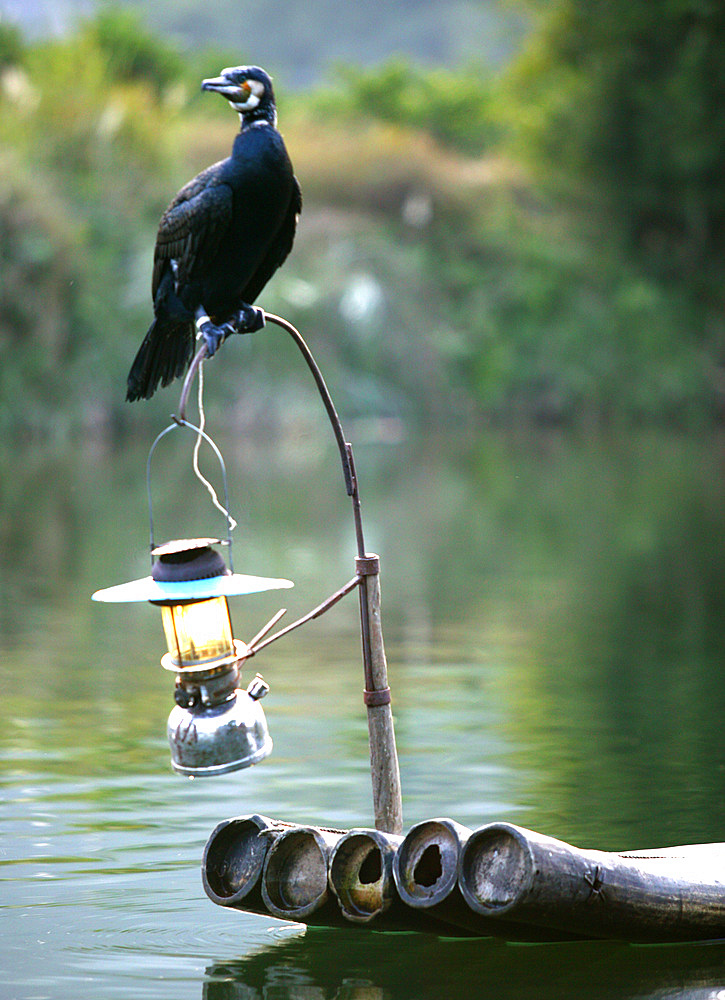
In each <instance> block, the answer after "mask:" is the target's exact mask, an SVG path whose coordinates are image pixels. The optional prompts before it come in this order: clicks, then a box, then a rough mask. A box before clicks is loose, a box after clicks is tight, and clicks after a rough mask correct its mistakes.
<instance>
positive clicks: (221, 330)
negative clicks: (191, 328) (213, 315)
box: [197, 317, 235, 358]
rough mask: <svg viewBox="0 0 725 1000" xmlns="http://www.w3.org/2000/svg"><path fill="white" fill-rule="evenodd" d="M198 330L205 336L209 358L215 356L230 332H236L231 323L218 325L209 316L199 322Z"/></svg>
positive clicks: (201, 335)
mask: <svg viewBox="0 0 725 1000" xmlns="http://www.w3.org/2000/svg"><path fill="white" fill-rule="evenodd" d="M197 330H198V331H199V336H200V337H203V338H204V343H205V344H206V356H207V358H213V357H214V355H215V354H216V352H217V351H218V349H219V347H220V345H221V344H222V343H223V341H224V340H226V338H227V337H228V336H229V334H231V333H235V330H234V328H233V327H232V326H231V324H229V323H224V325H223V326H216V325H215V324H214V323H212V321H211V320H210V319H209V318H208V317H207V318H206V319H205V320H202V321H201V322H198V323H197Z"/></svg>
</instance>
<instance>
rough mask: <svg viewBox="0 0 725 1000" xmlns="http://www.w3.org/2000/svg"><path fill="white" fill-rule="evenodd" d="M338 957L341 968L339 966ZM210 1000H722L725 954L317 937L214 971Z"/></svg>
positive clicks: (717, 949) (208, 984) (705, 949)
mask: <svg viewBox="0 0 725 1000" xmlns="http://www.w3.org/2000/svg"><path fill="white" fill-rule="evenodd" d="M333 955H334V956H335V958H334V960H332V956H333ZM202 996H203V998H204V1000H388V998H390V997H395V998H396V1000H425V998H429V997H430V998H436V1000H437V998H440V997H445V998H446V1000H470V997H472V996H475V997H477V998H478V997H481V998H485V997H491V998H497V1000H500V998H504V1000H506V998H509V997H510V998H515V997H517V998H518V997H534V996H535V997H537V998H539V1000H547V998H549V997H550V998H552V1000H562V998H564V997H572V998H574V997H576V998H581V997H588V998H591V1000H597V998H607V1000H611V998H612V997H617V998H621V1000H626V998H632V1000H634V998H637V1000H645V998H651V1000H655V998H657V1000H663V998H672V1000H674V998H678V1000H722V996H725V946H723V945H712V946H699V947H675V948H671V947H668V948H663V947H651V948H640V947H636V948H635V947H631V946H629V945H626V944H617V943H591V944H590V943H582V944H576V945H564V944H560V945H547V946H540V945H539V946H529V947H525V946H515V945H507V944H503V943H501V942H497V941H493V940H487V941H460V940H459V941H455V940H446V941H438V942H436V943H435V945H433V944H432V943H431V941H429V940H426V938H425V937H424V936H421V935H413V934H411V935H405V934H372V935H367V936H366V935H365V934H360V933H359V932H358V933H354V932H345V931H321V930H317V929H315V930H313V929H310V930H308V931H307V934H306V935H305V936H304V937H303V938H294V939H291V940H289V941H286V942H284V943H280V944H276V945H275V946H274V947H272V948H269V949H265V950H264V951H261V952H258V953H257V954H254V955H251V956H249V957H248V958H246V959H244V960H242V961H237V962H220V963H215V964H214V965H213V966H211V967H209V968H208V969H207V970H206V980H205V982H204V988H203V993H202Z"/></svg>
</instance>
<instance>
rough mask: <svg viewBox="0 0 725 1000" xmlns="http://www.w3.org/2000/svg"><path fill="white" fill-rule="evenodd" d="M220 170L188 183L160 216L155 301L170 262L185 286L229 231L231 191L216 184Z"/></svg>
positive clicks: (216, 167) (153, 289) (210, 169)
mask: <svg viewBox="0 0 725 1000" xmlns="http://www.w3.org/2000/svg"><path fill="white" fill-rule="evenodd" d="M218 170H219V164H214V166H211V167H208V168H207V169H206V170H204V171H202V173H200V174H199V175H198V176H197V177H195V178H194V179H193V180H191V181H189V183H188V184H185V185H184V187H183V188H182V189H181V190H180V191H179V193H178V194H177V195H176V197H175V198H174V200H173V201H172V202H171V204H170V205H169V207H168V208H167V209H166V211H165V212H164V214H163V216H162V217H161V222H160V223H159V231H158V234H157V236H156V249H155V251H154V270H153V278H152V283H151V293H152V295H153V297H154V299H155V298H156V292H157V290H158V288H159V285H160V283H161V279H162V277H163V275H164V272H165V270H166V267H167V265H168V263H169V261H171V260H175V261H176V263H177V271H176V280H177V283H178V284H179V285H184V284H186V283H187V282H189V281H190V280H191V279H192V278H193V273H194V268H195V265H196V263H197V261H208V260H210V259H211V258H212V257H213V256H214V254H215V253H216V251H217V249H218V247H219V245H220V243H221V241H222V239H223V238H224V236H225V235H226V233H227V231H228V229H229V225H230V222H231V219H232V205H233V196H232V190H231V188H230V187H229V186H228V185H227V184H224V183H219V182H218V181H216V177H217V175H218Z"/></svg>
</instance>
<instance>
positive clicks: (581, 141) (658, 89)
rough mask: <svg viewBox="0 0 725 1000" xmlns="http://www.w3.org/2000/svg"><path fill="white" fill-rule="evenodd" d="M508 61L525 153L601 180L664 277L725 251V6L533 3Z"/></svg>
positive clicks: (585, 0)
mask: <svg viewBox="0 0 725 1000" xmlns="http://www.w3.org/2000/svg"><path fill="white" fill-rule="evenodd" d="M530 6H532V7H533V8H534V9H535V10H538V12H539V16H540V22H539V26H538V30H536V31H535V32H534V33H533V36H532V40H531V42H530V44H529V46H528V47H527V50H526V52H525V54H524V55H523V56H522V58H521V59H520V60H519V62H518V63H517V65H516V67H515V70H514V82H515V84H516V87H517V92H518V100H519V111H520V114H521V119H522V123H523V126H524V128H523V134H524V136H525V140H526V142H527V143H528V144H529V151H530V152H533V153H534V155H535V156H536V157H541V158H542V159H543V161H544V162H545V163H546V165H547V167H548V169H549V170H550V171H552V172H553V173H555V174H556V175H558V176H559V177H560V178H561V177H562V175H563V177H564V178H566V179H568V180H569V181H570V182H572V181H573V182H574V183H575V184H576V185H577V186H578V187H579V189H580V190H581V189H582V187H583V188H584V189H588V190H589V191H591V190H593V189H596V190H597V191H598V192H599V193H600V194H602V195H603V196H604V199H605V201H606V205H607V207H608V208H610V209H613V211H614V215H615V219H616V220H617V221H618V223H619V226H620V227H621V231H622V232H623V234H624V235H625V237H626V238H627V240H628V241H629V243H630V246H632V247H633V248H634V249H636V250H637V251H644V252H645V254H646V255H647V258H648V260H649V261H650V262H654V263H656V264H657V265H659V266H661V267H663V268H665V269H666V270H667V272H668V273H671V274H678V273H679V274H687V273H692V272H694V271H695V270H697V269H700V268H702V267H703V265H704V264H705V262H706V261H707V260H708V258H709V259H710V260H712V257H713V255H714V256H715V257H716V258H718V259H719V260H722V257H723V255H725V188H724V187H723V181H722V179H723V177H724V176H725V5H723V3H722V2H721V0H662V2H660V3H652V2H651V0H555V2H553V3H548V4H541V3H538V2H536V0H535V2H533V3H531V4H530Z"/></svg>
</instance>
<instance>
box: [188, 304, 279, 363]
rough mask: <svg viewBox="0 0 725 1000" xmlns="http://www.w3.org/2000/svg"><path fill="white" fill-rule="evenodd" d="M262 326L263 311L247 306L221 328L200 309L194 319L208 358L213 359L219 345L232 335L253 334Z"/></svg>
mask: <svg viewBox="0 0 725 1000" xmlns="http://www.w3.org/2000/svg"><path fill="white" fill-rule="evenodd" d="M264 324H265V317H264V310H263V309H259V308H257V306H248V305H243V306H242V307H241V309H239V310H238V311H237V312H235V313H234V314H233V315H232V316H230V318H229V319H228V320H227V321H226V323H222V324H221V326H217V325H216V323H212V321H211V320H210V319H209V317H208V316H207V315H206V314H205V313H204V312H203V311H202V310H201V309H200V310H199V311H198V313H197V318H196V328H197V330H198V334H199V337H203V338H204V342H205V344H206V356H207V357H208V358H212V357H214V355H215V354H216V352H217V351H218V350H219V347H220V346H221V344H222V343H223V342H224V341H225V340H226V339H227V337H230V336H231V335H232V334H233V333H254V331H255V330H261V329H262V327H263V326H264Z"/></svg>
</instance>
